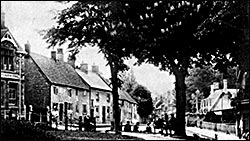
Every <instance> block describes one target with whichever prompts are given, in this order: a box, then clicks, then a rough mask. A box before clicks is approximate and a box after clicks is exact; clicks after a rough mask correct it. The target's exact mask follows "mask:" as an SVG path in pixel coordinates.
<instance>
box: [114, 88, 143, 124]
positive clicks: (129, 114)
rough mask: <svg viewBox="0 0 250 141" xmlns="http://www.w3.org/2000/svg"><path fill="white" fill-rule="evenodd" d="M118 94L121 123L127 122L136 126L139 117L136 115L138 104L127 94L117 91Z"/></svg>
mask: <svg viewBox="0 0 250 141" xmlns="http://www.w3.org/2000/svg"><path fill="white" fill-rule="evenodd" d="M118 93H119V103H120V110H121V112H120V113H121V115H120V116H121V122H122V123H123V124H125V123H127V121H130V123H132V124H136V122H139V120H140V116H139V115H138V113H137V107H138V103H137V102H136V101H135V100H134V99H133V98H132V97H131V96H130V95H129V94H128V93H127V92H125V91H122V90H120V89H119V91H118Z"/></svg>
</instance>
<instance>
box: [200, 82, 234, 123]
mask: <svg viewBox="0 0 250 141" xmlns="http://www.w3.org/2000/svg"><path fill="white" fill-rule="evenodd" d="M215 88H217V89H215ZM237 91H238V89H228V88H227V80H226V79H224V80H223V89H218V87H214V85H211V92H210V95H209V96H208V97H207V98H205V99H203V100H202V101H201V109H200V111H201V113H203V114H206V113H207V112H213V113H215V115H216V116H217V117H218V118H217V119H218V120H220V122H223V123H235V116H234V109H233V107H232V106H231V101H232V99H233V98H234V97H236V94H237ZM218 122H219V121H218Z"/></svg>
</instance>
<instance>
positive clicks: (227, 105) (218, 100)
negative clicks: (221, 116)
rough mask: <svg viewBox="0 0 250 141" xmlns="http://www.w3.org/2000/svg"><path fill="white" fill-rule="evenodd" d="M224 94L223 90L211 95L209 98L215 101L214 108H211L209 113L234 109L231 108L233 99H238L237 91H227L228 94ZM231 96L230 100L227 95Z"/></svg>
mask: <svg viewBox="0 0 250 141" xmlns="http://www.w3.org/2000/svg"><path fill="white" fill-rule="evenodd" d="M222 94H223V90H222V89H220V90H216V91H215V92H214V93H213V94H211V95H209V97H208V98H211V99H213V101H212V106H211V107H210V109H209V111H216V110H226V109H232V108H233V107H232V106H231V98H234V97H236V94H237V89H227V93H226V94H224V95H222ZM227 94H228V95H231V96H230V98H229V97H228V96H226V95H227Z"/></svg>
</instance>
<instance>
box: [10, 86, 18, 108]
mask: <svg viewBox="0 0 250 141" xmlns="http://www.w3.org/2000/svg"><path fill="white" fill-rule="evenodd" d="M8 96H9V104H12V105H16V104H17V84H16V83H9V93H8Z"/></svg>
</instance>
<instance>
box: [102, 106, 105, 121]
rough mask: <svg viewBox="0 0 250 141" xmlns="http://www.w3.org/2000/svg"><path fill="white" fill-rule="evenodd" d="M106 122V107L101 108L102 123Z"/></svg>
mask: <svg viewBox="0 0 250 141" xmlns="http://www.w3.org/2000/svg"><path fill="white" fill-rule="evenodd" d="M105 122H106V107H105V106H102V123H105Z"/></svg>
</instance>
